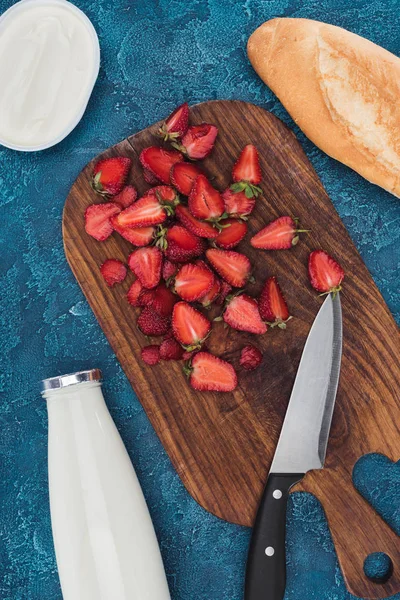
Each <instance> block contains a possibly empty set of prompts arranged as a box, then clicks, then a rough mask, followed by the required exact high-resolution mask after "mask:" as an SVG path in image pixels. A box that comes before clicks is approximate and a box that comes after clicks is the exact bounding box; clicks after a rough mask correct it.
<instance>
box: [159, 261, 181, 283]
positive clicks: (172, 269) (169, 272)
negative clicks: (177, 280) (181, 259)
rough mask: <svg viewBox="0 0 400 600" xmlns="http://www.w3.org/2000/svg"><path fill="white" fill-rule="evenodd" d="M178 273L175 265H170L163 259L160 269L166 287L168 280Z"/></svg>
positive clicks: (170, 263) (169, 262)
mask: <svg viewBox="0 0 400 600" xmlns="http://www.w3.org/2000/svg"><path fill="white" fill-rule="evenodd" d="M177 271H178V266H177V265H176V264H175V263H172V262H171V261H170V260H168V259H165V260H164V263H163V268H162V278H163V279H164V281H165V283H166V284H167V285H169V284H170V280H171V278H172V277H174V275H175V274H176V272H177Z"/></svg>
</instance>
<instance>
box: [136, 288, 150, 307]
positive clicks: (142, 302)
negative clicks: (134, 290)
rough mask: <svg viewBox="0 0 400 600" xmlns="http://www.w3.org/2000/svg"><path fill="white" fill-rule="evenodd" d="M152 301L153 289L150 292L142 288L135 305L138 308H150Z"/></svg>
mask: <svg viewBox="0 0 400 600" xmlns="http://www.w3.org/2000/svg"><path fill="white" fill-rule="evenodd" d="M153 300H154V288H152V289H151V290H149V289H147V288H145V287H144V288H142V291H141V292H140V294H139V298H138V300H137V303H138V305H139V306H141V307H144V306H150V307H151V305H152V304H153Z"/></svg>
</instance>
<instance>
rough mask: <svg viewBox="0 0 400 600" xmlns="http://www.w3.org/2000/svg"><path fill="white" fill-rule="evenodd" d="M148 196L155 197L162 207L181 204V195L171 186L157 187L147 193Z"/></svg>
mask: <svg viewBox="0 0 400 600" xmlns="http://www.w3.org/2000/svg"><path fill="white" fill-rule="evenodd" d="M147 195H148V196H155V197H156V198H157V200H158V202H159V203H160V204H161V206H164V205H167V206H168V205H170V206H176V205H177V204H179V195H178V194H177V193H176V191H175V190H174V188H173V187H171V186H170V185H157V186H156V187H153V188H151V189H150V190H149V191H148V192H147Z"/></svg>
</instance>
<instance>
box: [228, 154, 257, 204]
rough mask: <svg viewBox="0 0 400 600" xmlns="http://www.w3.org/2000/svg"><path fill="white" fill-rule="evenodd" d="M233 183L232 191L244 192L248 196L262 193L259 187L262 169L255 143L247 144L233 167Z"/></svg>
mask: <svg viewBox="0 0 400 600" xmlns="http://www.w3.org/2000/svg"><path fill="white" fill-rule="evenodd" d="M232 179H233V181H234V182H235V183H234V184H233V185H231V190H232V192H244V193H245V195H246V196H247V197H248V198H253V197H256V198H257V196H258V195H259V194H261V193H262V189H261V188H259V187H258V184H259V183H260V181H261V169H260V162H259V159H258V152H257V148H256V147H255V146H253V144H247V146H245V147H244V148H243V150H242V152H241V154H240V156H239V158H238V160H237V162H236V164H235V165H234V167H233V171H232Z"/></svg>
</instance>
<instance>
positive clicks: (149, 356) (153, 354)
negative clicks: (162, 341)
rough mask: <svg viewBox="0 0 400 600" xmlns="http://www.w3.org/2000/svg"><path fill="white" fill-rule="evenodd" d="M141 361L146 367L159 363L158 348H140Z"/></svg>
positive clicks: (152, 345)
mask: <svg viewBox="0 0 400 600" xmlns="http://www.w3.org/2000/svg"><path fill="white" fill-rule="evenodd" d="M142 360H143V362H145V363H146V365H150V366H153V365H156V364H157V363H159V362H160V346H157V345H156V344H151V345H150V346H144V348H142Z"/></svg>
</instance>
